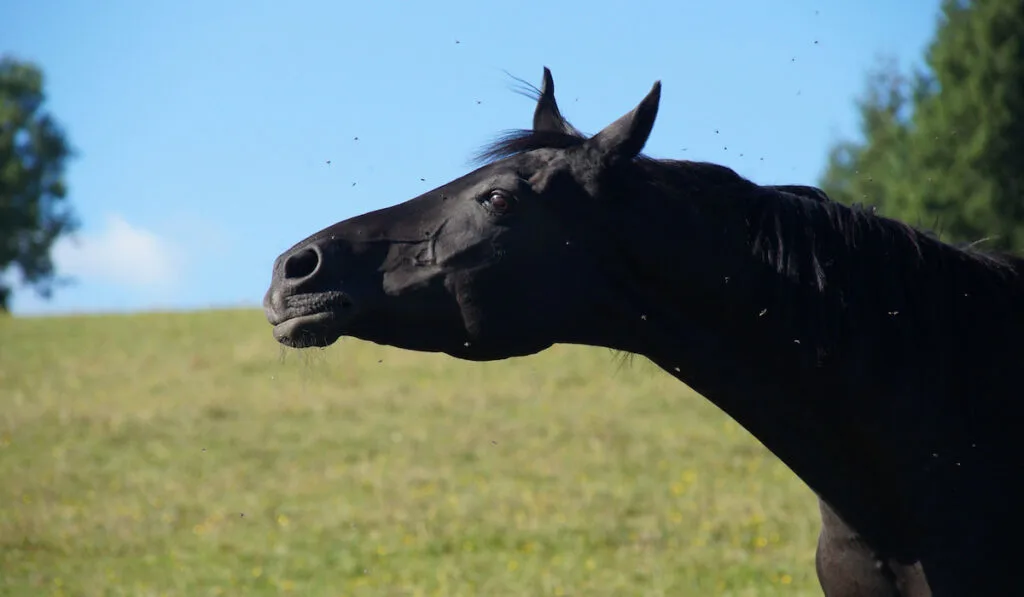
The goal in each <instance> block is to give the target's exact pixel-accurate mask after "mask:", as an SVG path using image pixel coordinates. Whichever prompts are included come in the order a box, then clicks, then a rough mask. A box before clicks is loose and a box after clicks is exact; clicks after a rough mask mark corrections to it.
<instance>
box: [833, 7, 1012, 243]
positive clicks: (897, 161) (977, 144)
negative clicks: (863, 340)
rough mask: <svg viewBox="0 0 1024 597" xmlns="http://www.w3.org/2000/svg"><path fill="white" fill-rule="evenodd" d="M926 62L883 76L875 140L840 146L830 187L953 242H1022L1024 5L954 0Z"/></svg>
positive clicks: (878, 79)
mask: <svg viewBox="0 0 1024 597" xmlns="http://www.w3.org/2000/svg"><path fill="white" fill-rule="evenodd" d="M924 63H925V68H919V69H916V70H915V71H914V72H913V73H911V74H909V75H905V74H903V73H901V72H899V70H898V69H897V68H896V67H895V66H894V65H892V64H886V65H884V66H882V67H881V68H879V69H878V70H876V71H875V72H873V73H872V74H871V76H870V78H869V81H868V85H867V92H866V93H865V94H864V96H863V97H862V98H861V99H860V100H859V102H858V107H859V110H860V115H861V133H862V135H863V139H862V140H858V141H849V140H847V141H842V142H840V143H838V144H836V145H835V146H834V147H833V148H832V149H831V151H830V154H829V163H828V166H827V168H826V171H825V173H824V174H823V176H822V180H821V181H820V184H821V187H822V188H823V190H825V192H826V193H828V194H829V195H830V196H831V197H832V198H834V199H836V200H838V201H842V202H844V203H864V204H868V205H874V206H876V207H878V208H879V211H880V212H881V213H882V214H884V215H887V216H890V217H894V218H898V219H901V220H903V221H906V222H908V223H910V224H915V225H922V226H924V227H928V228H935V229H936V231H937V232H939V233H940V234H941V235H942V236H943V237H944V238H946V239H947V240H950V241H953V242H974V241H978V240H982V239H986V245H987V246H989V247H991V248H996V249H1002V250H1011V251H1018V252H1019V251H1021V250H1022V249H1024V2H1021V1H1020V0H971V1H967V0H945V1H944V2H943V4H942V15H941V18H940V19H939V23H938V27H937V29H936V33H935V36H934V38H933V40H932V42H931V44H930V46H929V48H928V50H927V52H926V55H925V57H924Z"/></svg>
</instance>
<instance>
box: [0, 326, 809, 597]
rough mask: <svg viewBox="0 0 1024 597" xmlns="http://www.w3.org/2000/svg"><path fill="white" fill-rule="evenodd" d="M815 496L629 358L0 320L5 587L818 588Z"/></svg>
mask: <svg viewBox="0 0 1024 597" xmlns="http://www.w3.org/2000/svg"><path fill="white" fill-rule="evenodd" d="M816 534H817V506H816V502H815V500H814V497H813V495H812V494H811V493H810V491H809V490H808V489H806V488H805V487H804V486H803V485H802V484H801V483H800V482H799V481H798V480H797V479H796V478H795V477H794V476H793V475H792V474H791V473H790V472H789V471H788V470H787V469H786V468H785V467H783V466H782V465H781V464H780V463H778V461H777V460H776V459H775V458H774V457H773V456H771V454H769V453H768V452H767V451H766V450H764V449H763V448H762V447H761V446H760V445H759V444H757V443H756V442H755V441H754V440H753V439H752V438H751V437H750V435H749V434H747V433H746V432H745V431H744V430H743V429H742V428H740V427H739V426H738V425H736V424H735V423H733V422H732V421H731V420H729V419H727V418H726V417H725V416H724V415H723V414H722V413H721V412H719V411H718V410H717V409H716V408H715V407H713V406H712V405H710V404H709V403H707V402H705V401H704V400H703V399H701V398H699V397H698V396H695V395H694V394H693V393H692V392H690V391H689V390H688V389H687V388H686V387H685V386H683V385H682V384H679V383H678V382H676V381H674V380H673V379H671V378H670V377H668V376H667V375H665V374H663V373H662V372H660V371H658V370H657V369H655V368H654V367H653V366H652V365H650V364H649V363H647V362H646V361H644V360H643V359H640V358H637V359H635V360H634V361H633V362H632V363H631V364H630V363H623V364H620V363H619V362H618V361H617V360H615V359H614V357H613V355H612V354H611V353H610V352H609V351H607V350H602V349H582V348H578V347H556V348H555V349H552V350H549V351H547V352H545V353H543V354H542V355H538V356H534V357H530V358H524V359H514V360H509V361H503V362H495V363H484V364H480V363H465V362H459V361H456V360H454V359H452V358H449V357H446V356H443V355H423V354H415V353H411V352H405V351H400V350H396V349H389V348H383V347H379V346H375V345H372V344H368V343H363V342H359V341H355V340H343V341H342V342H340V343H338V344H336V345H335V346H333V347H331V348H329V349H327V350H315V351H310V352H304V353H297V352H295V351H288V350H285V349H283V348H282V347H279V346H278V345H277V344H276V343H275V342H274V341H273V339H272V338H271V335H270V328H269V326H268V325H267V324H266V322H265V320H264V319H263V316H262V314H261V313H260V312H258V311H249V310H246V311H204V312H197V313H181V314H145V315H131V316H95V317H63V318H39V319H10V318H8V319H0V594H2V595H16V596H29V595H31V596H33V597H35V596H39V595H133V596H134V595H138V596H143V595H175V596H177V595H182V596H184V595H188V596H199V595H278V594H293V595H310V596H325V597H326V596H328V595H331V596H337V595H389V596H390V595H441V596H444V597H455V596H459V595H466V596H469V595H487V596H504V595H510V596H512V595H523V596H527V595H529V596H531V597H532V596H535V595H580V596H582V595H587V596H602V595H644V596H650V595H662V594H673V595H677V594H678V595H755V594H756V595H773V594H785V595H820V594H821V592H820V589H819V588H818V586H817V581H816V580H815V577H814V563H813V556H814V544H815V541H816V536H817V535H816Z"/></svg>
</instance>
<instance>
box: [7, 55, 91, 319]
mask: <svg viewBox="0 0 1024 597" xmlns="http://www.w3.org/2000/svg"><path fill="white" fill-rule="evenodd" d="M45 99H46V96H45V94H44V90H43V74H42V72H41V70H40V69H39V68H38V67H37V66H36V65H34V64H32V63H29V62H24V61H19V60H16V59H14V58H11V57H0V274H9V273H10V272H11V271H12V270H13V269H17V270H18V271H19V273H20V278H21V282H22V283H23V284H24V285H26V286H29V287H32V288H34V289H35V290H36V292H37V293H38V294H39V295H40V296H43V297H44V298H48V297H50V296H51V294H52V292H53V288H54V286H55V285H56V283H57V282H58V279H57V277H56V272H55V271H54V267H53V262H52V260H51V259H50V249H51V248H52V246H53V243H54V242H55V241H56V240H57V239H58V238H59V237H60V236H62V235H64V234H68V233H70V232H73V231H74V230H75V229H76V228H77V226H78V222H77V220H76V218H75V216H74V214H73V212H72V210H71V208H70V206H69V205H68V204H67V201H66V199H65V197H66V195H67V187H66V186H65V183H64V165H65V162H66V161H67V160H68V158H70V157H71V155H72V150H71V148H70V147H69V145H68V142H67V140H66V139H65V137H64V134H63V132H62V131H61V129H60V127H59V126H58V125H57V123H56V122H55V121H54V119H53V117H52V116H51V115H50V114H48V113H46V112H45V111H44V110H43V103H44V101H45ZM4 278H5V279H0V312H4V311H7V309H8V301H9V300H10V296H11V292H12V287H11V282H12V280H11V277H10V276H9V275H8V276H5V277H4Z"/></svg>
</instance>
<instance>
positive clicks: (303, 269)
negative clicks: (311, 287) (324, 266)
mask: <svg viewBox="0 0 1024 597" xmlns="http://www.w3.org/2000/svg"><path fill="white" fill-rule="evenodd" d="M318 265H320V254H319V253H317V252H316V251H314V250H313V249H303V250H302V251H299V252H298V253H295V254H294V255H292V256H290V257H289V258H288V260H287V261H285V262H284V277H285V278H289V279H301V278H306V277H308V276H310V275H311V274H312V273H313V272H315V271H316V268H317V266H318Z"/></svg>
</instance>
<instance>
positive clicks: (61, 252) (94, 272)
mask: <svg viewBox="0 0 1024 597" xmlns="http://www.w3.org/2000/svg"><path fill="white" fill-rule="evenodd" d="M52 256H53V261H54V264H55V265H56V269H57V273H58V275H68V276H73V277H74V278H77V279H79V280H82V281H83V282H84V281H90V282H92V281H97V282H107V283H113V284H117V285H119V286H125V287H130V288H136V289H144V290H146V289H166V288H168V287H169V286H173V285H174V284H175V283H176V282H177V281H178V279H179V277H180V276H181V273H182V267H183V265H184V263H183V262H184V260H183V254H182V251H181V250H180V249H179V248H178V247H177V246H175V245H174V244H173V243H171V242H170V241H168V240H166V239H164V238H161V237H160V236H158V235H157V234H155V233H154V232H152V231H149V230H145V229H143V228H139V227H137V226H133V225H131V224H129V223H128V222H127V221H126V220H125V219H124V218H122V217H121V216H119V215H117V214H111V215H108V216H107V218H106V225H105V226H104V227H103V229H102V230H99V231H98V232H97V233H94V234H77V235H76V236H75V237H73V238H67V237H65V238H62V239H60V240H59V241H57V243H55V244H54V247H53V253H52Z"/></svg>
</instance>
